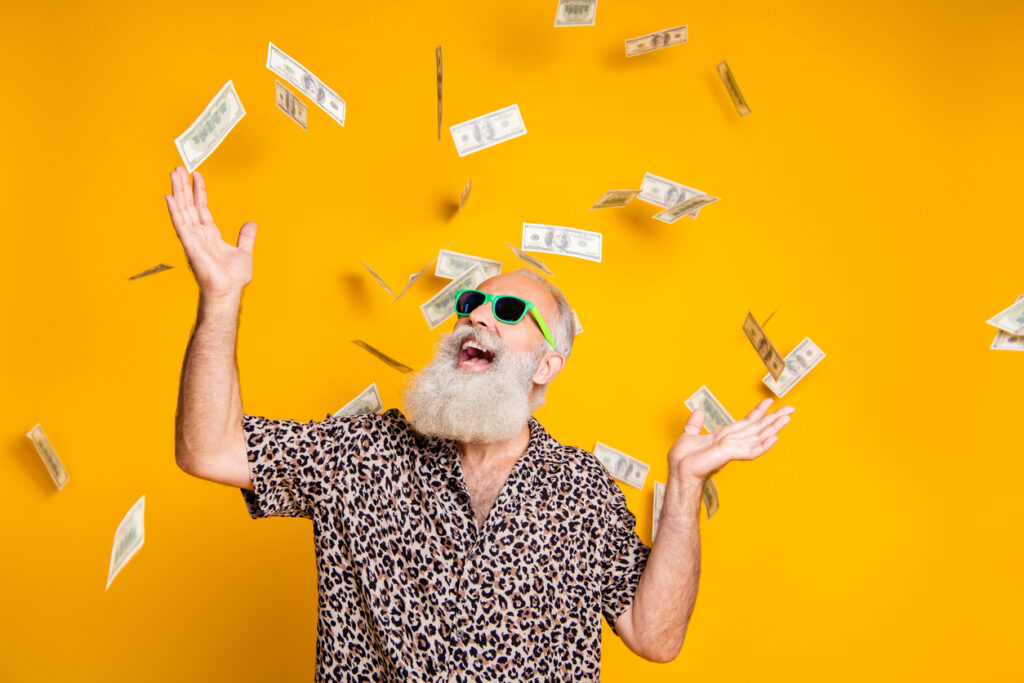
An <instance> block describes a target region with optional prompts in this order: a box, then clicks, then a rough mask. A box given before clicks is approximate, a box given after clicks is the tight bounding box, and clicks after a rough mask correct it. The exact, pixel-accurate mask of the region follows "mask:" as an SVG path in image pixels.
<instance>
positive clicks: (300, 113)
mask: <svg viewBox="0 0 1024 683" xmlns="http://www.w3.org/2000/svg"><path fill="white" fill-rule="evenodd" d="M274 83H275V85H276V86H277V108H278V109H280V110H281V111H283V112H284V113H285V114H287V115H288V118H290V119H291V120H292V121H294V122H295V123H297V124H299V125H300V126H302V130H306V105H305V104H304V103H303V102H302V100H300V99H299V98H298V96H297V95H296V94H295V93H293V92H292V91H291V90H289V89H288V88H286V87H285V86H284V84H283V83H281V81H279V80H277V79H276V78H275V79H274Z"/></svg>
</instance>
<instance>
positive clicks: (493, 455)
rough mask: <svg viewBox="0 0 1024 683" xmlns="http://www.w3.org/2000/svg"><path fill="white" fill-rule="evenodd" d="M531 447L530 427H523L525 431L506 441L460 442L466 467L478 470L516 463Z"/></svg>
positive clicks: (459, 445)
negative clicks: (527, 448)
mask: <svg viewBox="0 0 1024 683" xmlns="http://www.w3.org/2000/svg"><path fill="white" fill-rule="evenodd" d="M529 445H530V425H529V424H525V425H523V429H522V430H521V431H520V432H519V433H518V434H516V435H515V436H513V437H512V438H511V439H506V440H505V441H491V442H487V443H474V442H465V441H460V442H459V444H458V447H459V457H460V458H461V460H462V462H463V464H464V465H468V466H469V467H470V468H472V469H474V470H477V469H480V468H481V467H488V466H499V467H500V466H501V465H502V464H503V463H508V462H515V461H516V460H518V459H519V458H520V456H522V455H523V453H525V452H526V447H527V446H529Z"/></svg>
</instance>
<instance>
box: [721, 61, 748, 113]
mask: <svg viewBox="0 0 1024 683" xmlns="http://www.w3.org/2000/svg"><path fill="white" fill-rule="evenodd" d="M715 68H716V69H718V77H719V78H721V79H722V83H724V84H725V89H726V90H728V91H729V97H731V98H732V103H733V104H734V105H735V106H736V113H738V114H739V115H740V116H746V115H747V114H749V113H750V107H748V106H747V101H746V100H745V99H743V93H741V92H740V86H738V85H736V79H735V78H733V75H732V69H730V68H729V65H728V64H726V63H725V62H724V61H722V62H719V63H718V66H716V67H715Z"/></svg>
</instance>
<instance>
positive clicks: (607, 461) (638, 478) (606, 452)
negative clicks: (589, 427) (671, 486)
mask: <svg viewBox="0 0 1024 683" xmlns="http://www.w3.org/2000/svg"><path fill="white" fill-rule="evenodd" d="M594 455H595V456H597V459H598V460H600V461H601V464H603V465H604V466H605V467H606V468H608V471H609V472H610V473H611V475H612V476H613V477H615V478H616V479H618V480H619V481H624V482H626V483H627V484H629V485H630V486H632V487H634V488H638V489H642V488H643V487H644V482H645V481H646V480H647V472H648V470H650V469H651V468H650V467H648V465H647V463H645V462H641V461H639V460H637V459H636V458H634V457H633V456H631V455H626V454H625V453H623V452H622V451H617V450H615V449H614V448H612V447H611V446H606V445H604V444H603V443H601V442H600V441H598V442H597V445H596V446H594Z"/></svg>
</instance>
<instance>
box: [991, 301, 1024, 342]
mask: <svg viewBox="0 0 1024 683" xmlns="http://www.w3.org/2000/svg"><path fill="white" fill-rule="evenodd" d="M987 322H988V324H989V325H994V326H996V327H998V328H999V329H1001V330H1005V331H1006V332H1009V333H1010V334H1020V333H1022V332H1024V300H1022V299H1021V298H1020V297H1018V298H1017V301H1016V302H1014V304H1013V305H1012V306H1010V307H1009V308H1007V309H1006V310H1004V311H1000V312H999V313H997V314H996V315H994V316H992V317H991V318H989V319H988V321H987Z"/></svg>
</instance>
